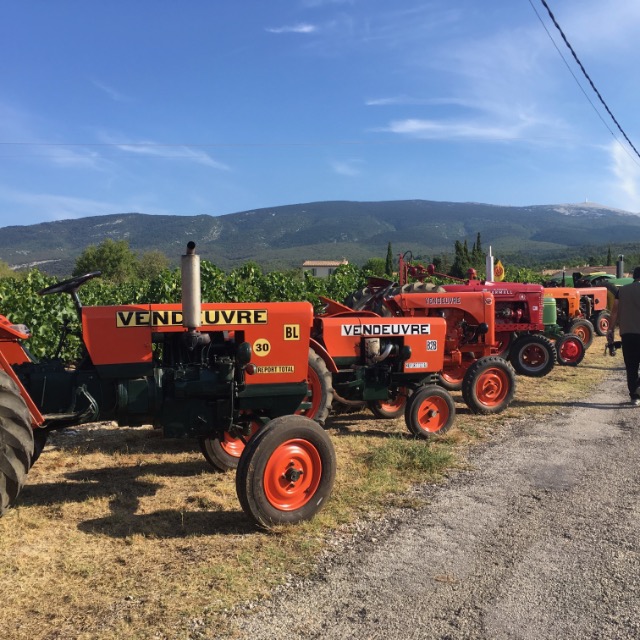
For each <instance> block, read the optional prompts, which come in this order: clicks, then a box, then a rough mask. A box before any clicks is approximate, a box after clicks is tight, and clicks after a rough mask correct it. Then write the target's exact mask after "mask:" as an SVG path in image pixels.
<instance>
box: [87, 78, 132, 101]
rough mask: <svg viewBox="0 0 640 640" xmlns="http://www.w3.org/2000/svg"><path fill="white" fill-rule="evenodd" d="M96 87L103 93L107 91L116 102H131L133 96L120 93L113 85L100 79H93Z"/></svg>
mask: <svg viewBox="0 0 640 640" xmlns="http://www.w3.org/2000/svg"><path fill="white" fill-rule="evenodd" d="M91 82H92V83H93V85H94V86H95V87H97V88H98V89H100V91H102V92H103V93H106V94H107V95H108V96H109V97H110V98H111V99H112V100H113V101H114V102H131V98H129V97H128V96H125V95H124V94H123V93H120V92H119V91H117V90H116V89H114V88H113V87H111V86H109V85H106V84H105V83H104V82H100V81H98V80H92V81H91Z"/></svg>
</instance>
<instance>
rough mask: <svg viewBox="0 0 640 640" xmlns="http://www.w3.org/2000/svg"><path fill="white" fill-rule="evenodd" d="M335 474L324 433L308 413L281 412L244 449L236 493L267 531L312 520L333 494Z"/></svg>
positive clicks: (329, 441)
mask: <svg viewBox="0 0 640 640" xmlns="http://www.w3.org/2000/svg"><path fill="white" fill-rule="evenodd" d="M335 474H336V453H335V450H334V448H333V444H332V443H331V439H330V438H329V436H328V434H327V433H326V431H324V429H322V427H321V426H320V425H319V424H317V423H316V422H314V421H313V420H311V419H309V418H306V417H305V416H297V415H289V416H280V417H278V418H275V419H274V420H272V421H271V422H269V423H268V424H267V425H266V426H264V427H263V428H262V429H261V430H260V431H259V432H258V433H257V434H256V435H255V437H253V438H252V439H251V440H250V441H249V443H248V444H247V446H246V447H245V450H244V452H243V454H242V456H241V458H240V463H239V464H238V471H237V473H236V492H237V494H238V499H239V500H240V504H241V505H242V508H243V509H244V511H245V513H246V514H247V515H248V516H249V517H250V518H252V519H253V520H254V522H256V524H258V525H259V526H261V527H264V528H267V529H269V528H271V527H273V526H274V525H278V524H287V523H288V524H293V523H296V522H301V521H303V520H310V519H311V518H312V517H313V516H314V515H315V514H316V513H317V512H318V511H319V510H320V509H321V508H322V506H323V505H324V503H325V502H326V501H327V499H328V498H329V496H330V495H331V490H332V488H333V482H334V479H335Z"/></svg>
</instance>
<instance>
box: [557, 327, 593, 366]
mask: <svg viewBox="0 0 640 640" xmlns="http://www.w3.org/2000/svg"><path fill="white" fill-rule="evenodd" d="M556 351H557V354H558V364H560V365H563V366H566V367H577V366H578V365H579V364H580V363H581V362H582V360H583V359H584V354H585V351H586V349H585V348H584V343H583V342H582V340H580V338H579V336H577V335H576V334H574V333H566V334H565V335H563V336H562V337H561V338H560V339H558V340H556Z"/></svg>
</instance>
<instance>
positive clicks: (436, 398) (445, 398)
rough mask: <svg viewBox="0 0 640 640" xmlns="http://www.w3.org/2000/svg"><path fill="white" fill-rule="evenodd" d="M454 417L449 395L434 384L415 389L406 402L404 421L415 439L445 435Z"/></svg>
mask: <svg viewBox="0 0 640 640" xmlns="http://www.w3.org/2000/svg"><path fill="white" fill-rule="evenodd" d="M455 417H456V406H455V404H454V402H453V398H452V397H451V394H450V393H449V392H448V391H447V390H446V389H443V388H442V387H440V386H438V385H436V384H428V385H425V386H423V387H420V388H419V389H417V390H416V391H415V392H414V393H413V395H412V396H411V397H410V398H409V401H408V402H407V407H406V409H405V413H404V420H405V423H406V425H407V428H408V429H409V431H410V432H411V433H412V434H413V435H414V436H416V437H417V438H424V439H428V438H431V437H432V436H434V435H442V434H443V433H446V432H447V431H448V430H449V429H450V428H451V426H452V425H453V422H454V420H455Z"/></svg>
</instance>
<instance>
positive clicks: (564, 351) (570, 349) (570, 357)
mask: <svg viewBox="0 0 640 640" xmlns="http://www.w3.org/2000/svg"><path fill="white" fill-rule="evenodd" d="M560 357H561V358H562V359H563V360H566V361H568V362H573V361H575V360H577V359H578V358H579V357H580V347H579V346H578V344H577V342H576V341H575V340H565V341H564V342H563V343H562V344H561V345H560Z"/></svg>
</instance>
